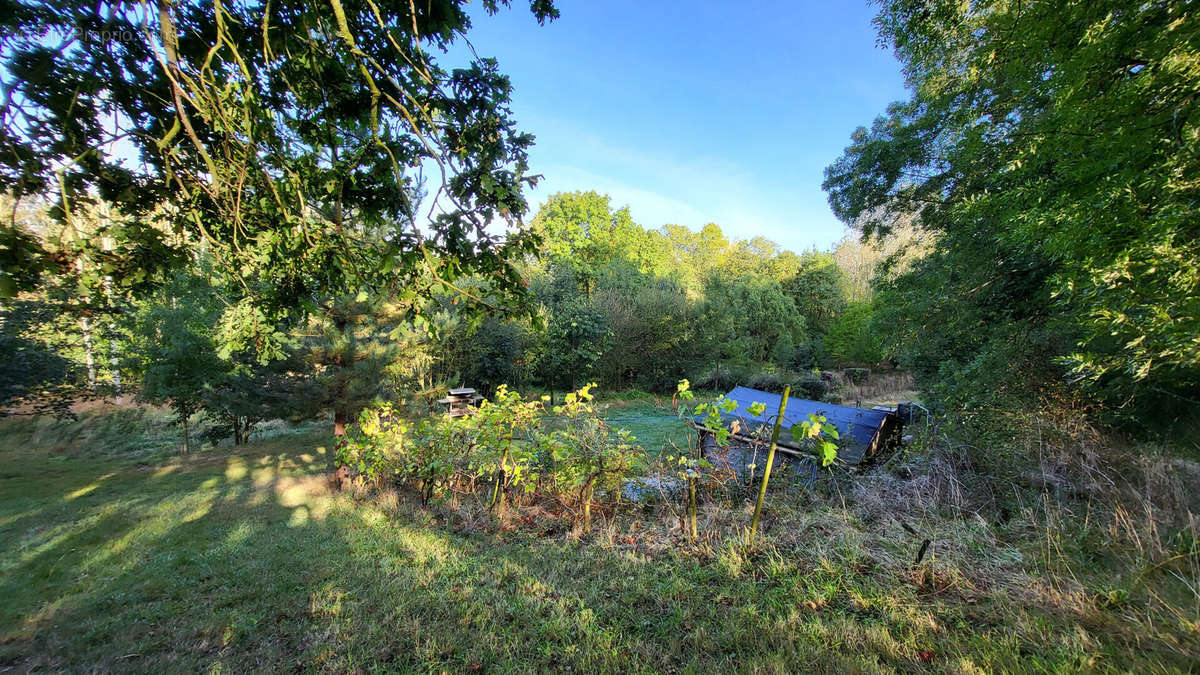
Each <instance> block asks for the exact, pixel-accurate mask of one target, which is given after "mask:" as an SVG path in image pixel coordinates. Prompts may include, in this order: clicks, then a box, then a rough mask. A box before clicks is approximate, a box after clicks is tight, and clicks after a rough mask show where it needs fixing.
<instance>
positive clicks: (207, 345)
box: [136, 275, 227, 450]
mask: <svg viewBox="0 0 1200 675" xmlns="http://www.w3.org/2000/svg"><path fill="white" fill-rule="evenodd" d="M163 294H164V296H165V297H164V298H163V300H164V301H163V302H160V303H159V302H156V303H151V304H149V305H148V306H147V307H146V308H145V310H144V311H143V312H142V313H141V315H140V316H139V318H138V321H137V324H136V326H137V332H138V334H139V338H140V339H139V341H138V346H139V350H138V351H139V356H140V362H141V365H142V378H141V379H142V390H141V393H140V397H141V398H142V399H143V400H145V401H149V402H151V403H157V404H166V405H169V406H171V409H172V410H174V411H175V413H176V415H177V416H178V418H179V421H180V422H181V423H182V424H183V429H184V431H183V433H184V448H185V450H190V441H189V438H188V426H187V424H188V420H189V418H190V417H191V416H192V415H194V414H195V413H197V412H199V410H200V409H201V407H202V406H203V404H204V400H205V391H206V389H207V387H208V385H209V384H210V383H211V382H213V381H214V380H215V379H216V378H219V377H220V376H221V375H222V373H224V372H225V371H226V368H227V365H226V364H225V362H223V361H222V360H221V359H220V358H219V357H218V356H217V347H216V345H215V343H214V341H213V336H212V326H213V321H214V319H215V310H214V308H213V306H212V295H211V292H210V289H209V288H207V286H205V285H204V284H201V283H198V282H197V281H196V280H194V279H192V278H190V277H188V276H186V275H182V276H179V277H177V278H176V279H174V280H173V282H172V283H171V284H170V285H169V286H168V287H166V288H165V289H164V290H163Z"/></svg>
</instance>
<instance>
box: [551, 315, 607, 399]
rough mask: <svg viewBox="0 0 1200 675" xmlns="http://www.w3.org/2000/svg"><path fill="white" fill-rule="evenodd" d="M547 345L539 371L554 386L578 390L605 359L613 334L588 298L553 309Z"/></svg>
mask: <svg viewBox="0 0 1200 675" xmlns="http://www.w3.org/2000/svg"><path fill="white" fill-rule="evenodd" d="M551 312H552V314H551V316H550V320H549V322H548V325H547V326H546V343H545V347H544V351H543V352H542V354H541V359H540V360H539V363H538V364H537V366H536V367H537V370H538V372H539V373H541V375H542V378H543V381H544V382H546V383H547V384H548V385H550V386H552V387H553V386H558V387H566V388H568V389H574V388H575V385H576V383H578V382H579V381H580V380H581V379H585V378H587V377H590V376H591V374H592V369H593V368H594V367H595V365H596V363H597V362H598V361H599V360H600V357H602V356H603V355H604V352H605V349H606V348H607V345H608V340H609V335H610V333H609V331H608V327H607V326H606V325H605V323H604V316H603V315H602V314H601V313H600V312H599V311H597V310H596V309H595V308H594V307H593V306H592V305H591V303H590V302H588V301H587V300H586V299H584V298H578V297H577V298H572V299H569V300H564V301H563V302H560V303H558V304H557V305H555V306H554V307H553V308H552V309H551Z"/></svg>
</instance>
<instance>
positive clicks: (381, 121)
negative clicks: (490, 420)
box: [0, 0, 558, 356]
mask: <svg viewBox="0 0 1200 675" xmlns="http://www.w3.org/2000/svg"><path fill="white" fill-rule="evenodd" d="M464 4H465V2H464V1H463V0H437V1H436V2H426V3H423V4H421V5H420V7H419V8H417V7H416V6H415V5H413V4H412V3H408V2H370V1H364V0H338V1H335V2H333V3H332V4H321V5H313V4H310V3H304V2H287V1H285V2H273V3H257V2H252V3H233V4H228V3H226V4H217V5H213V4H206V3H196V2H182V3H169V4H164V5H162V6H161V7H159V10H160V11H150V12H146V11H142V9H145V8H142V9H139V8H138V7H135V6H133V5H129V4H127V3H118V4H116V5H113V6H111V7H110V6H104V7H101V6H99V5H96V4H94V3H88V2H83V1H82V0H70V1H68V2H45V1H44V0H21V1H19V2H14V3H12V5H11V7H9V11H8V12H7V13H6V19H5V22H6V26H7V28H8V30H7V32H6V35H7V37H6V38H5V39H4V40H3V41H2V42H0V58H2V59H3V61H4V65H5V69H6V73H7V74H8V76H9V77H8V80H7V81H8V85H9V90H10V92H9V100H11V101H13V102H14V103H15V105H14V106H12V107H11V109H10V110H9V112H10V113H11V114H6V115H5V116H4V118H3V125H4V128H3V131H4V133H3V140H2V142H0V187H3V189H4V191H5V192H11V193H12V194H14V195H15V196H16V197H18V198H19V197H23V196H31V195H41V194H46V195H52V196H53V201H54V209H53V214H54V216H55V218H56V219H57V220H58V221H59V222H61V223H62V225H63V228H62V236H61V237H57V238H55V239H54V240H53V241H51V240H43V241H42V242H40V250H36V251H34V250H31V248H32V246H33V243H34V242H32V240H30V239H29V238H28V237H25V238H22V237H20V236H18V235H17V234H16V230H15V229H13V228H8V227H6V228H5V229H4V230H3V232H4V234H3V236H0V242H2V245H3V248H0V251H3V257H4V261H3V262H4V265H5V266H4V269H3V271H0V285H3V286H5V287H16V288H27V287H29V286H30V283H31V281H30V279H31V278H32V277H34V276H36V274H37V272H39V271H41V270H43V269H45V267H46V265H45V261H46V259H47V258H49V257H53V258H54V260H55V261H57V262H60V263H63V262H67V261H69V260H72V259H76V258H78V259H87V260H90V261H92V262H93V263H95V264H94V265H92V266H90V267H88V268H87V269H84V270H81V271H80V272H79V277H80V280H81V283H82V284H83V286H86V287H88V288H95V287H96V286H97V284H98V282H100V281H103V283H110V282H111V284H113V285H114V286H116V287H117V288H118V290H120V289H141V290H144V289H145V287H146V286H147V285H149V284H151V283H152V282H153V281H154V278H155V277H156V275H158V274H159V272H161V271H163V270H167V271H171V270H175V269H178V268H179V267H180V266H182V265H184V264H185V263H184V260H185V259H186V254H187V253H188V252H190V250H192V249H193V248H196V247H199V246H201V245H202V246H203V247H204V248H205V250H206V254H207V255H209V256H211V257H212V258H214V259H215V261H216V263H217V265H218V266H219V267H220V268H221V269H222V270H223V272H224V274H226V275H227V277H228V281H232V282H234V283H232V284H231V288H232V289H236V291H237V293H236V295H237V297H235V298H234V299H233V300H234V302H233V303H232V305H233V308H232V310H231V311H232V312H234V313H235V315H234V316H232V317H231V320H229V321H227V322H226V323H225V326H224V327H225V329H226V330H225V331H223V333H222V337H223V338H228V339H230V340H235V341H249V342H253V343H255V344H254V346H255V347H258V348H262V349H263V350H264V353H265V354H266V355H267V356H273V353H272V348H273V338H275V337H276V336H278V335H279V333H278V332H277V331H276V330H275V326H276V324H277V323H279V322H280V321H298V320H300V319H302V318H303V317H305V316H306V315H309V314H312V313H317V314H321V313H322V310H323V303H324V302H325V299H326V298H328V297H330V296H337V295H340V294H344V293H347V292H349V293H358V292H360V291H366V292H374V293H379V294H381V295H385V296H388V297H396V298H398V299H399V300H400V305H401V308H402V309H403V311H404V312H406V314H407V315H408V316H409V317H410V318H411V317H413V316H416V315H417V313H418V312H419V309H420V303H418V302H415V300H418V299H419V297H418V296H421V295H425V296H427V295H428V294H429V292H430V289H431V288H433V287H445V288H454V281H455V279H457V278H459V277H462V276H465V275H468V274H472V273H478V274H483V275H487V276H488V278H489V280H490V292H491V295H492V296H493V297H492V299H493V301H495V302H497V303H498V304H500V305H505V306H511V305H514V304H517V303H519V302H520V300H521V299H522V298H523V295H524V293H523V284H522V280H521V278H520V275H519V274H518V272H517V270H516V269H515V267H514V266H513V262H514V261H515V260H516V259H518V258H520V257H522V256H523V255H525V254H527V253H530V252H533V251H534V247H535V244H536V241H535V239H536V238H535V237H533V236H531V235H529V234H527V233H523V232H521V231H516V230H514V231H513V232H511V233H510V236H507V237H504V236H496V235H495V234H493V233H490V232H488V231H487V229H486V228H487V227H488V226H489V224H491V223H499V222H505V221H513V222H515V219H517V218H519V217H520V216H521V215H522V214H523V213H524V211H525V210H526V206H527V205H526V202H525V200H524V197H523V196H522V191H523V189H524V188H525V186H527V185H529V184H531V183H533V182H535V181H536V177H535V176H532V175H530V174H529V172H528V167H527V153H528V149H529V147H530V146H531V144H532V142H533V137H532V136H531V135H530V134H527V133H524V132H522V131H520V130H518V129H517V128H516V125H515V123H514V121H513V119H512V114H511V111H510V109H509V100H510V95H511V84H510V82H509V80H508V78H507V77H505V76H504V75H503V74H502V73H500V71H499V69H498V66H497V64H496V62H495V61H494V60H491V59H485V58H474V59H472V60H470V61H469V62H467V63H460V64H456V65H460V66H462V67H446V66H443V65H441V64H439V63H438V62H437V60H436V58H435V55H437V54H439V53H442V54H444V53H445V52H444V51H443V50H445V49H446V48H448V47H449V46H450V45H451V44H452V43H454V42H455V41H456V40H457V39H458V38H459V37H460V36H462V35H464V34H465V32H466V31H467V29H468V28H469V27H470V19H469V18H468V15H467V13H466V11H465V9H464ZM486 4H487V9H488V11H489V12H495V11H497V10H498V9H499V7H498V5H497V3H490V2H489V3H486ZM531 10H532V12H533V14H534V15H535V17H536V18H537V20H538V21H539V22H543V21H545V20H547V19H553V18H555V17H557V15H558V13H557V10H556V9H555V8H554V7H553V5H552V4H551V3H549V2H545V1H539V2H536V3H534V4H533V6H532V7H531ZM80 36H86V38H85V39H80ZM110 36H116V37H110ZM118 143H126V144H130V145H132V147H133V149H134V151H135V154H136V155H137V156H138V157H139V158H140V161H138V162H128V161H126V159H127V158H126V157H124V156H122V155H121V154H119V153H116V154H115V153H111V152H110V151H109V150H108V149H109V148H110V147H112V146H113V145H114V144H118ZM429 166H435V167H436V168H437V170H436V171H434V172H428V171H426V168H427V167H429ZM430 173H432V174H435V175H439V176H440V177H441V181H440V183H439V184H438V185H437V186H436V189H437V194H438V195H439V197H440V198H442V200H443V201H442V203H443V204H446V205H449V207H448V208H445V209H441V210H440V211H439V213H438V214H437V215H434V216H431V217H430V218H429V219H428V222H418V216H419V209H420V206H421V201H422V199H423V195H424V194H425V186H424V185H423V181H424V176H426V175H429V174H430ZM95 200H102V201H103V202H104V203H106V204H111V205H113V206H114V207H115V208H114V210H113V214H112V217H111V218H107V219H106V221H105V222H104V223H103V226H102V227H100V228H92V229H86V228H83V227H80V225H81V221H82V216H83V214H84V212H85V211H86V208H87V206H88V204H89V203H90V202H92V201H95ZM63 267H69V263H68V264H67V265H63ZM66 272H67V271H66V270H61V269H59V270H55V273H56V274H59V275H62V274H65V273H66ZM71 273H74V272H73V270H72V271H71ZM3 280H7V281H3ZM423 282H425V283H423ZM428 282H432V283H428ZM10 290H11V288H10Z"/></svg>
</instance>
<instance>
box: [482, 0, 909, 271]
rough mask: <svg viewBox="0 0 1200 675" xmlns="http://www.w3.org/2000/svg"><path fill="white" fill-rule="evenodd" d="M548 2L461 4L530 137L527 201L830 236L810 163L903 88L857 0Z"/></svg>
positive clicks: (837, 148) (646, 219)
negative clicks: (593, 199) (546, 17)
mask: <svg viewBox="0 0 1200 675" xmlns="http://www.w3.org/2000/svg"><path fill="white" fill-rule="evenodd" d="M557 4H558V7H559V8H560V10H561V11H562V18H561V19H559V20H557V21H555V22H553V23H549V24H547V25H546V26H544V27H539V26H538V25H537V21H535V20H534V18H533V17H532V15H531V14H530V13H529V12H528V11H527V7H528V5H527V3H525V2H522V0H515V1H514V3H513V8H512V9H510V10H507V11H501V12H500V13H499V14H497V15H496V16H492V17H488V16H486V14H485V13H484V12H483V11H482V8H481V7H480V6H479V4H476V5H474V8H473V9H474V14H473V15H474V16H475V17H476V18H475V19H474V28H473V29H472V30H471V32H470V33H469V37H470V40H471V43H472V44H473V45H474V46H475V49H476V51H477V52H478V53H479V55H480V56H493V57H496V58H498V59H499V61H500V68H501V71H502V72H505V73H506V74H508V75H509V76H510V77H511V78H512V82H513V87H514V90H515V91H514V100H513V110H514V113H515V114H516V118H517V120H518V123H519V124H520V126H521V127H522V128H523V129H524V130H526V131H529V132H532V133H533V134H535V135H536V136H537V145H536V147H535V148H534V150H533V152H532V153H531V165H532V167H531V168H532V169H533V171H534V172H536V173H541V174H543V175H544V176H545V179H544V181H543V182H542V183H541V184H540V185H539V186H538V188H537V189H536V190H534V191H532V192H531V193H530V195H529V197H530V203H531V205H532V206H533V208H534V209H535V211H536V208H537V206H538V205H540V204H541V203H542V202H543V201H544V200H545V199H546V197H547V196H548V195H550V194H553V193H554V192H559V191H568V190H588V189H594V190H597V191H599V192H603V193H607V194H609V195H610V196H611V197H612V199H613V202H614V205H615V206H620V205H626V204H627V205H629V207H630V209H631V211H632V214H633V217H634V219H635V220H637V221H638V222H639V223H641V224H642V225H645V226H648V227H658V226H660V225H663V224H664V223H668V222H671V223H679V224H681V225H687V226H689V227H692V228H697V227H699V226H701V225H703V224H704V223H707V222H715V223H717V224H719V225H721V227H722V228H723V229H724V230H725V231H726V232H727V233H728V234H730V235H733V236H736V237H739V238H749V237H753V236H756V235H763V236H766V237H768V238H770V239H773V240H775V241H776V242H778V243H780V244H782V245H783V246H785V247H787V248H791V249H793V250H802V249H806V248H810V247H812V246H814V245H815V246H818V247H822V248H823V247H825V246H828V245H829V244H830V243H832V242H834V241H836V240H837V239H839V238H840V237H841V236H842V234H843V231H844V229H843V226H842V224H841V223H839V222H838V220H837V219H836V218H834V216H833V214H832V213H831V212H830V210H829V206H828V203H827V202H826V200H825V193H824V192H823V191H822V190H821V180H822V178H823V171H824V169H825V167H826V166H827V165H828V164H829V163H830V162H832V161H833V160H835V159H837V157H839V156H840V155H841V152H842V149H843V148H844V147H845V145H846V144H847V142H848V141H849V137H850V133H851V132H852V131H853V130H854V129H855V128H856V127H858V126H865V125H869V124H870V122H871V121H872V120H873V119H874V118H875V116H876V115H878V114H880V113H882V112H883V110H884V108H885V107H886V106H887V104H888V103H889V102H891V101H893V100H896V99H900V98H907V96H906V94H905V91H904V86H903V80H902V77H901V74H900V68H899V64H898V63H897V62H896V60H895V59H894V58H893V57H892V54H891V51H890V50H887V49H880V48H879V47H877V46H876V44H875V37H876V36H875V31H874V27H873V26H872V25H871V19H872V17H873V16H874V12H873V10H872V8H871V7H868V6H867V4H866V2H865V1H864V0H846V1H843V0H833V1H831V2H766V1H762V2H760V1H755V2H747V3H736V4H735V3H730V2H679V1H667V0H646V1H643V2H635V1H625V0H619V1H605V2H596V1H591V2H588V1H584V0H559V1H558V3H557ZM531 216H532V213H531Z"/></svg>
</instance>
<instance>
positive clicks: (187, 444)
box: [183, 413, 192, 455]
mask: <svg viewBox="0 0 1200 675" xmlns="http://www.w3.org/2000/svg"><path fill="white" fill-rule="evenodd" d="M188 417H190V415H188V414H187V413H184V414H183V454H185V455H190V454H192V441H191V439H190V434H189V433H188Z"/></svg>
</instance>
